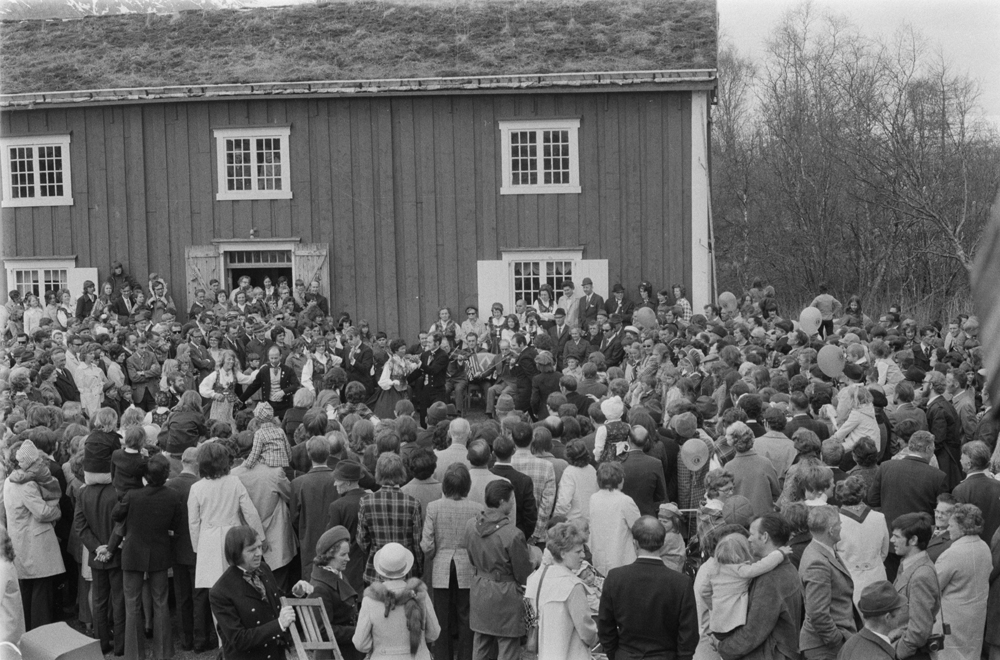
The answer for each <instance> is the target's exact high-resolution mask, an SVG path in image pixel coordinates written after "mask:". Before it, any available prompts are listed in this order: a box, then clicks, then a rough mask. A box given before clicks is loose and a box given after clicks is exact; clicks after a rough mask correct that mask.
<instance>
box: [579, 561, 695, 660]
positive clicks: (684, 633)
mask: <svg viewBox="0 0 1000 660" xmlns="http://www.w3.org/2000/svg"><path fill="white" fill-rule="evenodd" d="M597 632H598V634H599V635H600V638H601V646H603V647H604V652H605V653H607V654H608V659H609V660H615V659H616V658H617V659H618V660H625V659H626V658H629V659H631V658H643V657H649V658H668V659H673V658H676V659H677V660H688V659H690V658H691V657H692V656H693V655H694V651H695V648H696V647H697V646H698V615H697V612H696V609H695V605H694V590H693V588H692V582H691V578H689V577H687V576H686V575H684V574H682V573H678V572H677V571H674V570H671V569H669V568H667V567H666V566H665V565H664V564H663V562H662V561H661V560H660V559H659V558H654V557H640V558H639V559H637V560H635V562H633V563H631V564H628V565H627V566H620V567H618V568H613V569H611V570H610V571H608V576H607V578H605V580H604V591H603V593H602V594H601V605H600V610H599V612H598V615H597Z"/></svg>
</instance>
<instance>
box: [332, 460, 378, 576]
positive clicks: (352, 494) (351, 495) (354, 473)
mask: <svg viewBox="0 0 1000 660" xmlns="http://www.w3.org/2000/svg"><path fill="white" fill-rule="evenodd" d="M362 476H363V472H362V469H361V464H360V463H358V462H356V461H352V460H350V459H346V460H341V461H340V462H339V463H337V467H335V468H334V469H333V480H334V485H335V487H336V489H337V494H338V497H337V499H335V500H334V501H333V503H332V504H330V506H329V507H328V509H327V515H326V528H327V529H330V528H332V527H336V526H337V525H341V526H343V527H346V528H347V531H348V532H350V533H351V557H350V559H349V560H348V562H347V570H345V571H344V579H345V580H347V583H348V584H350V585H351V588H353V589H354V590H355V591H356V592H358V593H359V594H360V593H364V589H365V580H364V575H365V563H366V562H367V561H368V553H367V552H365V551H364V550H362V549H361V546H359V545H358V509H360V508H361V498H362V497H364V495H365V491H364V490H363V489H362V488H361V486H360V485H359V483H358V482H360V481H361V479H362Z"/></svg>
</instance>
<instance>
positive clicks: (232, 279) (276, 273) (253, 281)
mask: <svg viewBox="0 0 1000 660" xmlns="http://www.w3.org/2000/svg"><path fill="white" fill-rule="evenodd" d="M228 274H229V290H230V291H232V290H233V289H235V288H236V287H238V286H239V285H240V278H241V277H243V276H244V275H246V276H247V277H249V278H250V286H251V287H258V286H259V287H260V288H262V289H263V288H264V280H265V279H266V278H270V279H271V284H273V285H274V286H278V278H279V277H284V278H285V281H287V282H288V288H289V289H294V288H295V287H294V284H295V281H294V280H293V279H292V268H291V266H286V267H280V266H277V267H267V266H265V267H261V268H230V269H229V271H228Z"/></svg>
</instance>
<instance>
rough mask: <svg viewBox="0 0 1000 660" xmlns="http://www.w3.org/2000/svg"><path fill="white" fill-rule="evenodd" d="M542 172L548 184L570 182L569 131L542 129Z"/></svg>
mask: <svg viewBox="0 0 1000 660" xmlns="http://www.w3.org/2000/svg"><path fill="white" fill-rule="evenodd" d="M542 173H543V180H544V181H545V183H547V184H568V183H569V182H570V181H569V131H565V130H560V131H542Z"/></svg>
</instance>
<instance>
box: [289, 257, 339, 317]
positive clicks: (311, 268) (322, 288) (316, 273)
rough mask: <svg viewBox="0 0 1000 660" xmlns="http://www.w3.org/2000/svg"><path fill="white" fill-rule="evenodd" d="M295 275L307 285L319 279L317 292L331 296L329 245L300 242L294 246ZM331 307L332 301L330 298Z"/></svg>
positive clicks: (331, 305)
mask: <svg viewBox="0 0 1000 660" xmlns="http://www.w3.org/2000/svg"><path fill="white" fill-rule="evenodd" d="M294 265H295V273H294V275H295V277H296V278H297V279H301V280H302V281H303V282H305V283H306V286H307V287H308V286H309V283H310V282H312V281H313V280H317V281H319V292H320V293H321V294H323V295H324V296H326V298H327V300H330V298H331V297H332V292H331V291H330V246H329V245H328V244H326V243H302V244H299V245H296V246H295V264H294ZM330 307H331V309H332V308H333V301H332V300H330Z"/></svg>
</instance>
